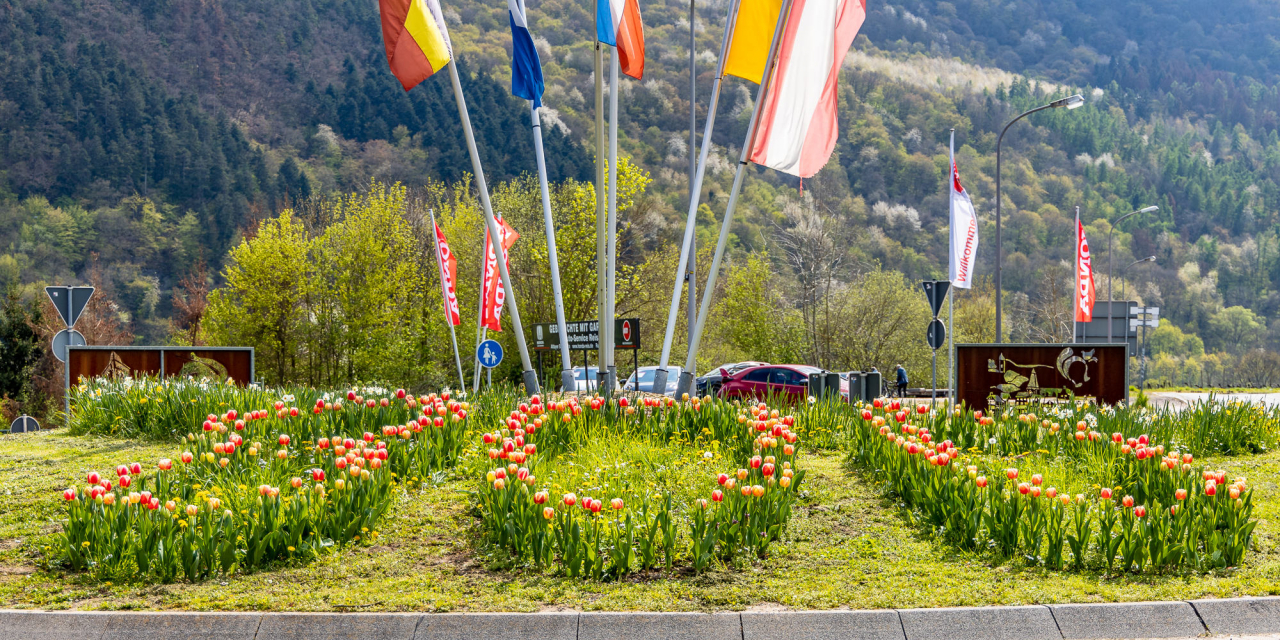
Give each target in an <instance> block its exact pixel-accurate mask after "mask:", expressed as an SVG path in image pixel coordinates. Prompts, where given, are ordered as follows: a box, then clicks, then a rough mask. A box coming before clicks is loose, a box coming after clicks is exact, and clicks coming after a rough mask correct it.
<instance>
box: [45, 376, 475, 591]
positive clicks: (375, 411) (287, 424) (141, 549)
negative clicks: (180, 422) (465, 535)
mask: <svg viewBox="0 0 1280 640" xmlns="http://www.w3.org/2000/svg"><path fill="white" fill-rule="evenodd" d="M347 397H348V398H349V400H348V402H347V404H345V405H344V404H343V402H342V401H340V400H339V401H333V402H326V401H324V400H323V399H318V400H317V401H316V404H315V405H314V406H313V407H312V408H311V409H310V410H301V409H299V408H298V407H296V406H286V405H285V403H284V401H283V400H277V401H275V402H274V403H273V405H272V407H273V408H272V409H255V410H250V411H247V412H244V413H243V414H242V413H240V412H239V411H237V410H234V409H232V410H228V411H226V412H225V413H223V414H222V415H214V414H209V415H208V416H206V417H205V419H204V420H203V422H202V423H201V425H200V427H199V429H200V430H199V431H193V432H192V433H189V434H187V436H186V437H185V438H183V445H182V446H183V448H182V450H181V451H178V452H176V453H175V454H174V459H168V458H166V459H162V460H160V461H159V462H158V463H156V464H155V465H154V470H152V469H151V467H150V465H148V469H147V470H146V471H144V468H143V465H142V464H141V463H139V462H132V463H127V464H120V465H119V466H118V467H117V468H116V470H115V471H116V473H115V475H116V477H115V479H114V480H113V479H111V477H110V474H100V473H99V472H96V471H92V472H89V473H88V475H87V476H86V478H85V482H86V485H87V486H86V487H84V488H83V489H81V488H77V487H74V486H73V487H70V488H68V489H66V490H65V491H64V492H63V498H64V500H65V501H66V502H67V504H68V512H67V522H66V524H65V526H64V532H63V535H62V536H61V544H60V545H59V546H60V558H61V560H62V561H64V562H65V563H66V564H67V565H68V566H70V567H71V568H73V569H77V570H83V569H92V570H93V571H94V572H95V573H97V574H99V575H101V576H112V577H117V576H118V577H153V578H156V579H159V580H161V581H166V582H167V581H171V580H174V579H175V578H176V577H177V576H178V575H179V574H181V575H182V576H183V577H185V578H186V579H188V580H192V581H196V580H202V579H205V578H207V577H209V576H211V575H213V574H215V573H217V572H223V573H227V572H230V571H232V570H233V568H237V567H238V568H239V569H240V570H242V571H253V570H256V569H259V568H261V567H263V566H266V565H268V564H271V563H273V562H277V561H281V560H289V559H309V558H313V557H315V556H316V555H317V553H318V552H319V551H320V550H321V549H323V548H326V547H329V546H332V545H334V544H342V543H346V542H350V541H358V540H361V539H362V538H364V537H367V536H376V535H377V533H376V527H377V526H378V523H379V522H380V521H381V519H382V517H383V515H384V514H385V513H386V510H387V508H388V506H389V505H390V504H391V501H392V499H393V497H394V494H395V491H394V490H395V488H396V487H397V486H398V485H400V484H403V483H404V482H405V481H408V482H410V483H418V482H420V480H421V479H422V478H426V477H429V476H430V475H431V474H432V473H435V472H437V471H439V470H441V469H443V468H445V467H446V466H451V465H452V464H453V463H454V462H455V461H456V460H457V457H458V454H459V451H460V449H461V445H462V442H463V440H464V435H463V434H464V433H465V432H466V425H467V422H468V409H469V405H468V404H467V403H459V402H456V401H451V400H450V399H449V397H448V395H447V394H444V395H442V396H435V395H432V396H425V397H422V398H416V399H415V398H413V397H412V396H407V395H406V394H405V392H404V391H403V390H401V391H398V392H396V393H395V394H392V395H390V396H384V397H382V398H378V399H376V400H375V399H372V398H368V399H366V398H363V397H362V396H360V395H359V394H357V393H356V392H355V391H350V392H348V394H347ZM392 418H395V419H397V420H402V422H398V423H397V424H390V425H388V424H385V422H386V421H387V420H388V419H392ZM377 423H382V426H381V427H378V428H377V429H376V431H377V433H375V431H374V430H367V431H363V430H362V429H363V428H364V427H365V426H367V425H371V424H377ZM297 433H306V434H321V433H328V434H333V435H328V436H324V435H318V436H311V437H310V439H307V440H302V439H299V438H298V437H297V436H296V435H290V434H297ZM378 433H380V434H381V435H380V436H379V435H378ZM264 443H266V444H265V445H264ZM175 459H176V462H175Z"/></svg>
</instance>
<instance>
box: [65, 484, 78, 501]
mask: <svg viewBox="0 0 1280 640" xmlns="http://www.w3.org/2000/svg"><path fill="white" fill-rule="evenodd" d="M62 499H63V500H66V501H67V502H71V501H72V500H75V499H76V490H75V488H74V487H72V488H70V489H67V490H66V491H63V492H62Z"/></svg>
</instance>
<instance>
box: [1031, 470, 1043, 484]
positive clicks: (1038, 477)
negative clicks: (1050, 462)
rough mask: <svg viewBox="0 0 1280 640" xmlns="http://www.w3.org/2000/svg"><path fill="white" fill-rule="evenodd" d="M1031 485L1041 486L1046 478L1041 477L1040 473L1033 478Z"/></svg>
mask: <svg viewBox="0 0 1280 640" xmlns="http://www.w3.org/2000/svg"><path fill="white" fill-rule="evenodd" d="M1031 484H1034V485H1036V486H1040V485H1041V484H1044V476H1041V475H1040V474H1038V473H1037V474H1035V475H1033V476H1031Z"/></svg>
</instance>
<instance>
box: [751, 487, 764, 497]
mask: <svg viewBox="0 0 1280 640" xmlns="http://www.w3.org/2000/svg"><path fill="white" fill-rule="evenodd" d="M751 495H753V496H755V497H757V498H759V497H760V496H763V495H764V487H762V486H760V485H756V486H754V487H751Z"/></svg>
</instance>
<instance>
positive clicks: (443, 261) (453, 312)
mask: <svg viewBox="0 0 1280 640" xmlns="http://www.w3.org/2000/svg"><path fill="white" fill-rule="evenodd" d="M435 227H436V253H437V256H436V257H437V264H439V265H440V290H441V292H442V293H443V295H444V312H445V314H447V315H448V316H449V323H450V324H452V325H453V326H455V327H456V326H458V325H460V324H462V313H461V312H460V311H459V310H458V291H457V288H455V287H454V284H453V283H454V282H456V281H457V279H458V258H457V257H456V256H454V255H453V251H452V250H451V249H449V242H448V241H446V240H445V239H444V231H443V230H442V229H440V225H438V224H437V225H435Z"/></svg>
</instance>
